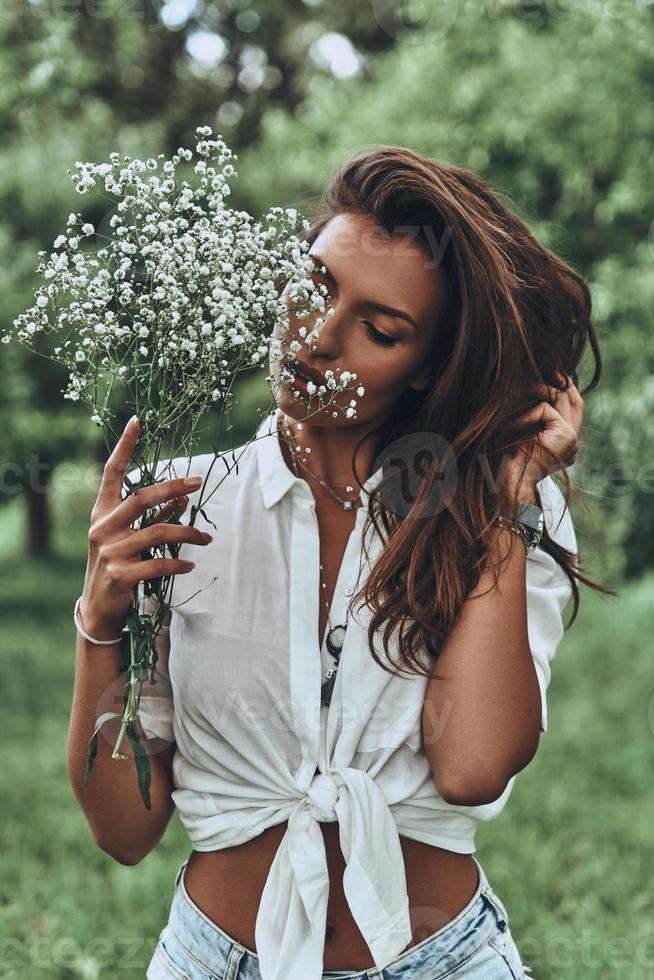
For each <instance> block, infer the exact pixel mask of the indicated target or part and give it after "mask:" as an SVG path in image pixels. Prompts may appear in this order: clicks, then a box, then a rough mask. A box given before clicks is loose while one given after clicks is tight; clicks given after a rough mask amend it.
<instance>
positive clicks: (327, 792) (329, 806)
mask: <svg viewBox="0 0 654 980" xmlns="http://www.w3.org/2000/svg"><path fill="white" fill-rule="evenodd" d="M338 799H339V788H338V786H337V784H336V780H335V779H334V778H333V776H330V775H329V774H328V773H325V772H320V773H318V774H317V775H316V776H314V777H313V779H312V781H311V785H310V786H309V790H308V792H307V795H306V803H307V806H308V809H309V813H310V815H311V816H312V817H313V819H314V820H318V821H319V822H321V823H333V822H334V821H335V820H338V816H337V815H336V804H337V802H338Z"/></svg>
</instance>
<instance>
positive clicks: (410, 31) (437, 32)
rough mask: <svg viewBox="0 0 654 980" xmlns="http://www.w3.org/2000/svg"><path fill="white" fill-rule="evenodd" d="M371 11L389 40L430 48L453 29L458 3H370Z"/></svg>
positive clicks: (433, 0) (444, 0) (437, 0)
mask: <svg viewBox="0 0 654 980" xmlns="http://www.w3.org/2000/svg"><path fill="white" fill-rule="evenodd" d="M372 9H373V13H374V15H375V20H376V21H377V23H378V24H379V26H380V27H381V29H382V30H383V31H384V33H385V34H388V36H389V37H392V38H394V39H395V40H396V41H401V42H402V43H404V44H432V43H433V42H434V41H435V40H437V39H438V38H442V37H444V36H445V35H446V34H447V33H448V32H449V31H450V30H451V29H452V27H453V26H454V24H455V22H456V20H457V17H458V15H459V0H410V2H407V0H400V2H398V0H372Z"/></svg>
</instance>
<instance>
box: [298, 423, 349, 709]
mask: <svg viewBox="0 0 654 980" xmlns="http://www.w3.org/2000/svg"><path fill="white" fill-rule="evenodd" d="M285 418H286V417H285ZM286 433H287V434H288V438H289V442H290V443H291V446H292V449H291V459H292V460H293V470H294V472H295V475H296V476H298V469H297V462H298V461H296V457H297V453H298V445H297V442H296V441H295V438H294V437H293V433H292V432H291V429H290V427H287V428H286ZM299 462H300V463H301V465H302V466H304V468H305V469H306V470H307V472H309V473H311V475H312V476H313V477H315V479H316V480H318V482H319V483H321V484H322V485H323V487H324V488H325V490H328V491H329V493H331V495H332V496H333V497H335V499H336V500H338V501H339V503H340V504H341V505H342V507H343V510H354V507H355V504H354V500H343V498H342V497H340V496H339V495H338V494H337V493H336V492H335V491H334V490H333V489H332V487H330V486H328V485H327V484H326V483H325V481H324V480H322V479H321V478H320V477H319V476H318V474H317V473H314V472H313V470H312V469H311V468H310V467H309V466H307V464H306V463H305V462H303V461H302V460H299ZM345 489H346V490H348V491H350V490H354V487H352V486H351V485H350V484H347V485H346V487H345ZM362 554H363V548H361V552H360V554H359V575H358V577H357V581H356V585H355V586H354V592H356V590H357V587H358V585H359V579H360V578H361V564H362ZM320 582H321V586H322V594H323V599H324V601H325V608H326V610H327V627H328V629H327V636H326V639H325V644H326V646H327V649H328V650H329V653H330V654H331V656H332V657H333V658H334V666H333V667H329V668H328V669H327V670H326V671H325V674H324V678H325V679H324V681H323V683H322V684H321V686H320V703H321V704H323V705H328V704H329V703H330V702H331V699H332V692H333V690H334V684H335V683H336V671H337V670H338V663H339V660H340V657H341V650H342V649H343V644H344V643H345V634H346V632H347V626H348V623H349V621H350V603H348V605H347V612H346V615H345V622H344V623H338V624H337V625H336V626H332V624H331V620H330V617H329V603H328V602H327V585H326V583H325V574H324V569H323V567H322V562H320Z"/></svg>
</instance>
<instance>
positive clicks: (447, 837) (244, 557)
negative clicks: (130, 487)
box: [129, 408, 576, 980]
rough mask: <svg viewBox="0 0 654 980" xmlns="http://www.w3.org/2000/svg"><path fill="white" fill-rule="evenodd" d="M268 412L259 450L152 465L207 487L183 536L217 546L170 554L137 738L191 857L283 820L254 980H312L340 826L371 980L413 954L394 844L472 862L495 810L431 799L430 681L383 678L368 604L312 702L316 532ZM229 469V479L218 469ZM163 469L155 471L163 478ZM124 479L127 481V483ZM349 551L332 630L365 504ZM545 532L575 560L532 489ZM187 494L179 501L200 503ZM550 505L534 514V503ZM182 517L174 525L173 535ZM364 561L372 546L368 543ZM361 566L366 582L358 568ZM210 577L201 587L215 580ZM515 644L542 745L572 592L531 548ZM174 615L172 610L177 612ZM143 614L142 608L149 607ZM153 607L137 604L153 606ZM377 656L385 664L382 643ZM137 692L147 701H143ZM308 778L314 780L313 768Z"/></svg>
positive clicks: (341, 611)
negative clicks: (167, 781)
mask: <svg viewBox="0 0 654 980" xmlns="http://www.w3.org/2000/svg"><path fill="white" fill-rule="evenodd" d="M280 417H281V410H280V409H279V408H277V409H276V410H275V412H273V413H272V414H271V415H269V416H268V418H267V419H264V421H263V422H262V423H261V425H260V426H259V429H258V431H257V437H256V440H254V441H252V442H250V443H246V444H245V445H244V446H241V447H239V448H238V449H235V450H234V452H233V456H232V453H231V451H230V453H229V454H228V455H227V456H226V457H225V459H226V461H227V462H228V463H229V465H230V467H231V468H232V472H231V473H229V474H227V475H225V474H226V468H225V464H224V463H223V462H222V461H221V460H219V461H218V462H216V463H214V466H213V468H212V469H211V470H210V471H209V466H210V463H211V462H212V461H213V460H214V456H213V454H212V453H209V454H202V455H198V456H195V457H193V458H192V461H191V463H190V465H189V460H188V457H184V458H182V457H180V458H177V459H174V460H172V461H170V460H163V461H162V463H161V464H160V467H159V469H158V472H157V479H170V478H173V477H175V476H186V475H187V474H191V475H196V474H197V475H200V476H203V477H205V479H206V484H207V485H206V487H205V488H204V492H203V500H206V499H207V497H209V495H210V494H211V491H212V490H213V489H214V487H216V486H217V485H218V483H219V482H220V480H222V482H221V483H220V486H219V487H218V489H217V490H216V491H215V492H214V493H213V495H211V496H210V499H209V500H208V502H207V504H206V506H205V507H204V510H205V513H206V515H207V517H208V518H209V520H210V521H212V522H213V523H214V524H215V525H216V528H217V530H214V528H213V527H211V526H210V525H207V524H206V523H205V522H204V520H203V519H202V517H198V520H197V521H196V526H197V527H200V528H203V529H207V530H209V531H210V532H211V533H212V534H213V535H214V540H213V542H212V543H211V544H209V545H206V546H194V545H189V544H186V543H185V544H184V545H182V548H181V551H180V556H181V557H186V558H192V559H193V560H194V561H195V562H196V566H195V568H194V569H193V570H192V571H191V572H189V573H185V574H184V575H178V576H177V577H176V578H175V582H174V589H173V596H172V604H173V608H172V615H171V617H170V619H169V622H170V627H169V632H168V631H166V632H164V633H162V634H161V636H160V638H159V644H158V649H159V656H160V660H159V664H158V667H159V668H160V669H161V670H162V671H163V672H164V673H166V672H167V673H168V674H169V676H170V680H171V685H172V704H171V703H170V698H168V699H164V698H161V697H159V696H158V695H157V696H154V697H152V696H150V697H148V695H147V694H146V693H145V691H146V688H145V686H144V688H143V691H144V693H143V695H142V698H141V704H140V718H141V723H142V725H143V727H144V729H145V731H146V734H147V735H148V736H149V737H150V736H160V737H163V738H166V739H174V741H175V742H176V746H177V748H176V752H175V754H174V757H173V780H174V785H175V789H174V791H173V794H172V796H173V800H174V802H175V804H176V807H177V810H178V812H179V816H180V819H181V821H182V824H183V825H184V827H185V829H186V830H187V832H188V834H189V837H190V839H191V842H192V845H193V848H194V849H195V850H198V851H211V850H216V849H220V848H224V847H231V846H233V845H236V844H240V843H242V842H244V841H248V840H250V839H251V838H253V837H255V836H257V835H258V834H260V833H261V832H262V831H263V830H265V829H266V828H267V827H270V826H271V825H273V824H278V823H281V822H283V821H288V827H287V830H286V832H285V835H284V837H283V839H282V841H281V844H280V846H279V848H278V850H277V853H276V855H275V858H274V860H273V862H272V866H271V868H270V871H269V875H268V878H267V881H266V884H265V886H264V890H263V894H262V897H261V904H260V907H259V911H258V915H257V920H256V927H255V939H256V948H257V954H258V956H259V960H260V969H261V974H262V977H263V980H319V978H320V977H321V976H322V972H323V952H324V939H325V926H326V913H327V898H328V891H329V876H328V871H327V864H326V858H325V848H324V841H323V837H322V832H321V830H320V827H319V825H318V821H335V820H337V821H338V823H339V833H340V844H341V849H342V851H343V855H344V857H345V860H346V862H347V868H346V871H345V874H344V879H343V881H344V890H345V895H346V897H347V900H348V903H349V906H350V909H351V911H352V914H353V916H354V919H355V921H356V922H357V925H358V927H359V929H360V930H361V933H362V934H363V937H364V939H365V940H366V943H367V944H368V947H369V949H370V952H371V955H372V957H373V958H374V961H375V964H376V965H377V967H378V968H382V967H384V966H385V965H387V964H388V963H389V962H390V961H391V960H392V959H394V958H395V957H396V956H397V955H399V953H400V952H401V951H402V950H403V949H404V948H405V947H406V946H407V944H408V943H409V942H410V940H411V926H410V919H409V908H408V898H407V891H406V879H405V871H404V862H403V857H402V851H401V848H400V841H399V836H398V834H402V835H404V836H405V837H409V838H412V839H414V840H419V841H423V842H426V843H428V844H434V845H438V846H439V847H444V848H447V849H449V850H451V851H456V852H459V853H466V854H467V853H472V852H474V850H475V845H474V837H475V830H476V827H477V823H478V821H480V820H491V819H492V818H494V817H496V816H497V815H498V814H499V813H500V811H501V810H502V809H503V807H504V805H505V804H506V802H507V799H508V797H509V795H510V793H511V790H512V788H513V783H514V781H515V776H513V777H512V778H511V780H510V781H509V783H508V785H507V787H506V789H505V791H504V792H503V793H502V795H501V796H500V797H499V798H498V799H497V800H495V801H494V802H492V803H486V804H483V805H480V806H458V805H452V804H450V803H447V802H445V801H444V800H443V799H442V797H441V796H440V795H439V793H438V791H437V789H436V785H435V782H434V778H433V775H432V773H431V769H430V766H429V762H428V760H427V757H426V755H425V753H424V751H423V750H422V747H421V714H422V707H423V702H424V698H425V693H426V689H427V684H428V680H427V679H426V678H425V677H423V676H421V675H413V676H411V677H409V676H407V675H401V676H397V675H393V674H391V673H389V672H388V671H385V670H383V669H382V668H381V667H379V666H378V665H377V664H376V663H375V661H374V660H373V658H372V657H371V655H370V652H369V649H368V639H367V623H368V622H369V617H370V616H371V613H370V611H369V610H368V609H367V607H365V606H364V607H362V606H361V604H358V605H353V607H352V610H351V612H350V620H349V625H348V629H347V632H346V635H345V643H344V646H343V649H342V653H341V658H340V665H339V669H338V671H337V674H336V684H335V687H334V691H333V695H332V701H331V704H330V705H329V706H321V704H320V684H321V681H322V675H323V673H324V671H325V670H326V669H327V668H328V667H329V666H330V665H331V664H332V663H333V661H332V658H331V656H330V654H329V652H328V651H327V649H326V647H325V646H323V648H322V649H319V648H318V647H319V639H318V614H319V607H318V602H319V598H321V599H322V596H320V597H319V560H320V554H319V529H318V521H317V517H316V514H315V500H314V497H313V494H312V492H311V489H310V487H309V485H308V483H306V481H304V480H302V479H300V478H297V477H296V476H295V475H294V474H293V472H292V471H291V470H290V469H289V468H288V467H287V465H286V462H285V460H284V458H283V456H282V452H281V447H280V444H279V439H278V434H277V423H278V419H279V418H280ZM234 457H235V458H236V460H237V461H238V472H236V470H235V469H233V466H234V464H233V459H234ZM167 464H169V465H170V466H171V468H170V469H167V468H166V465H167ZM138 474H139V470H138V469H135V470H132V472H131V473H130V474H129V476H130V478H132V479H135V478H137V476H138ZM380 478H381V467H380V469H379V470H377V472H376V473H375V474H373V475H372V476H371V477H370V479H369V480H368V481H367V482H366V484H365V485H364V488H363V490H362V491H361V500H362V503H363V505H364V506H363V507H362V508H360V509H358V511H357V515H356V526H355V527H354V529H353V531H352V533H351V535H350V538H349V540H348V543H347V547H346V550H345V554H344V557H343V562H342V565H341V569H340V572H339V575H338V581H337V584H336V588H335V592H334V596H333V603H332V607H331V612H330V621H331V623H332V625H334V624H336V623H343V622H344V621H345V610H346V603H347V602H348V601H349V596H350V595H352V594H353V591H354V588H355V584H356V578H357V575H358V572H359V558H360V556H361V532H362V526H363V523H364V520H365V517H366V512H367V495H368V492H369V491H370V490H371V489H372V486H373V485H374V484H375V483H376V482H377V481H378V480H379V479H380ZM539 489H540V491H541V497H542V500H543V505H544V515H545V521H546V524H547V527H548V530H549V531H550V534H551V535H552V536H553V537H554V538H555V539H556V540H557V541H559V542H560V543H562V544H563V545H565V546H566V547H570V548H572V549H573V550H574V551H576V539H575V534H574V530H573V527H572V523H571V520H570V516H569V514H568V512H567V511H565V513H564V512H563V496H562V494H561V492H560V490H559V489H558V487H557V486H556V484H555V483H554V481H553V480H552V479H551V477H546V478H545V479H544V480H542V481H541V482H540V484H539ZM198 497H199V491H196V492H194V493H191V494H190V495H189V500H190V503H196V502H197V501H198ZM548 501H549V505H548ZM189 511H190V504H189V507H187V509H186V511H185V514H184V516H183V517H182V521H184V522H188V514H189ZM369 534H370V537H369V538H368V542H369V544H368V547H369V551H370V560H371V561H372V560H374V555H375V553H377V554H378V553H379V551H378V550H377V551H376V550H375V549H376V547H377V548H378V545H379V538H378V537H377V536H376V535H375V537H374V539H373V534H374V528H370V530H369ZM369 567H370V563H369V562H366V561H365V560H364V561H363V570H364V571H363V573H362V578H361V583H360V584H363V581H364V575H365V570H366V568H368V569H369ZM214 576H217V579H216V580H213V581H212V579H213V578H214ZM526 588H527V606H528V632H529V642H530V647H531V651H532V654H533V658H534V665H535V669H536V675H537V678H538V683H539V686H540V691H541V699H542V728H543V731H546V730H547V711H546V700H545V694H546V689H547V686H548V684H549V680H550V663H551V661H552V658H553V657H554V654H555V652H556V649H557V646H558V644H559V642H560V640H561V638H562V635H563V622H562V613H563V610H564V608H565V606H566V604H567V602H568V600H569V598H570V596H571V594H572V593H571V587H570V583H569V581H568V579H567V577H566V576H565V574H564V573H563V572H562V570H561V569H560V568H559V566H558V565H557V564H556V563H555V562H554V560H553V559H552V558H550V557H549V555H547V554H546V553H545V552H544V551H543V550H542V549H540V548H537V549H536V550H535V551H533V552H532V553H531V554H530V555H528V557H527V563H526ZM184 600H186V601H184ZM151 602H152V599H149V600H147V602H146V606H147V605H148V603H151ZM150 608H151V606H150ZM376 649H377V650H378V652H379V654H380V655H381V658H382V661H383V660H384V652H383V644H382V643H381V640H380V641H379V643H377V644H376ZM149 690H150V694H151V695H152V693H153V692H155V691H156V688H152V687H150V689H149ZM317 768H319V769H320V773H319V774H317V775H316V769H317Z"/></svg>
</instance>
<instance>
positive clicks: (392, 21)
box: [371, 0, 654, 45]
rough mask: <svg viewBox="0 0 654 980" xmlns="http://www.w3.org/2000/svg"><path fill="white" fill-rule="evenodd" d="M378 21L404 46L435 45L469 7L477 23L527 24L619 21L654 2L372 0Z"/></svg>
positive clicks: (646, 9)
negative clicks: (576, 19) (577, 19)
mask: <svg viewBox="0 0 654 980" xmlns="http://www.w3.org/2000/svg"><path fill="white" fill-rule="evenodd" d="M371 2H372V9H373V13H374V16H375V20H376V21H377V23H378V24H379V26H380V27H381V29H382V30H383V31H384V33H385V34H387V35H388V36H389V37H392V38H393V39H394V40H395V41H396V42H398V43H401V44H414V45H418V44H433V43H434V42H435V41H438V40H440V39H441V38H444V37H445V36H446V35H447V34H448V33H449V32H450V31H451V30H452V28H453V27H454V26H455V24H456V22H457V20H458V19H459V17H460V16H463V15H465V14H466V12H467V11H466V8H469V9H472V10H473V11H474V15H475V24H476V25H477V24H479V23H481V22H482V21H483V19H484V18H486V19H487V20H489V21H491V20H498V19H499V18H505V19H506V18H508V17H512V18H515V19H516V20H519V21H523V22H524V23H526V24H534V23H539V22H541V21H543V22H545V21H557V20H567V19H569V18H571V17H574V16H585V17H592V18H594V19H595V20H601V19H611V20H620V19H624V18H625V17H626V16H628V15H629V14H631V13H632V12H635V13H636V14H641V15H648V14H650V13H651V11H652V6H653V4H654V0H523V2H522V3H519V2H511V3H509V2H508V0H478V2H477V0H475V3H474V6H472V5H471V4H470V2H469V0H400V2H397V0H371Z"/></svg>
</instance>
